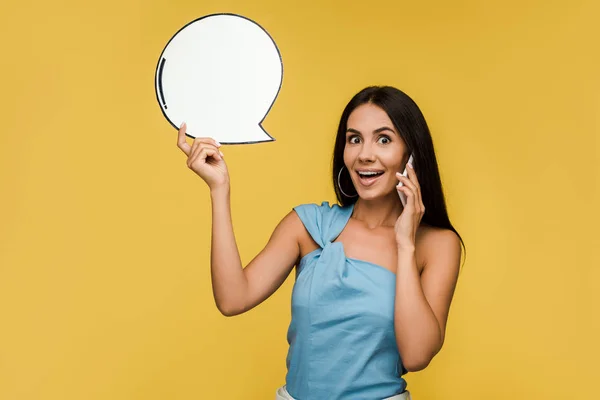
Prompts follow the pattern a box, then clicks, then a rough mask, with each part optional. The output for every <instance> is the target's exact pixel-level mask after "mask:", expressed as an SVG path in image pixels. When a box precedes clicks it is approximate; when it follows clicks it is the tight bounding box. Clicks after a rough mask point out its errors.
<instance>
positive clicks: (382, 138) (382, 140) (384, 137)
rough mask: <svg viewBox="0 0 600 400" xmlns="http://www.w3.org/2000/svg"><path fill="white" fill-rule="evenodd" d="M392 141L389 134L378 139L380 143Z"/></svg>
mask: <svg viewBox="0 0 600 400" xmlns="http://www.w3.org/2000/svg"><path fill="white" fill-rule="evenodd" d="M391 141H392V139H390V137H389V136H381V137H380V138H379V139H378V140H377V143H379V144H389V143H390V142H391Z"/></svg>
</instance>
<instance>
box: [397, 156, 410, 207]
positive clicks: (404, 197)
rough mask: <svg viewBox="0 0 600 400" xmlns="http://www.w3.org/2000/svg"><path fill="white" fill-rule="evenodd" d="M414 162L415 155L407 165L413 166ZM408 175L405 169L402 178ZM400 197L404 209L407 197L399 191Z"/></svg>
mask: <svg viewBox="0 0 600 400" xmlns="http://www.w3.org/2000/svg"><path fill="white" fill-rule="evenodd" d="M412 162H413V155H412V154H411V155H410V157H409V158H408V161H407V162H406V163H407V164H412ZM413 166H414V164H413ZM407 174H408V173H407V172H406V167H404V172H403V173H402V176H406V175H407ZM400 183H402V182H400ZM398 195H399V196H400V201H401V202H402V207H404V206H406V195H405V194H404V193H402V192H401V191H398Z"/></svg>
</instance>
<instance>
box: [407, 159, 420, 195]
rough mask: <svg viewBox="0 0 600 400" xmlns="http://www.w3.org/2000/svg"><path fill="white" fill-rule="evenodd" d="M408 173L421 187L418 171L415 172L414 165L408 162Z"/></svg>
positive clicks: (418, 186)
mask: <svg viewBox="0 0 600 400" xmlns="http://www.w3.org/2000/svg"><path fill="white" fill-rule="evenodd" d="M406 173H407V177H408V178H409V179H410V181H411V182H412V183H413V184H414V185H415V186H416V187H417V188H419V189H420V187H421V185H420V184H419V178H417V173H416V172H415V169H414V167H413V166H412V164H406Z"/></svg>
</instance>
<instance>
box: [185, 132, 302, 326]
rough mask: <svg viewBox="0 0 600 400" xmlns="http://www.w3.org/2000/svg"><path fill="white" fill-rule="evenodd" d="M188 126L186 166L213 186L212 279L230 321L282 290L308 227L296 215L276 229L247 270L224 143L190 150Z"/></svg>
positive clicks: (208, 142)
mask: <svg viewBox="0 0 600 400" xmlns="http://www.w3.org/2000/svg"><path fill="white" fill-rule="evenodd" d="M185 128H186V127H185V124H184V125H182V127H181V128H180V130H179V133H178V139H177V145H178V147H179V148H180V149H181V150H182V151H183V152H184V153H185V154H186V155H187V157H188V160H187V165H188V167H189V168H190V169H191V170H192V171H194V172H195V173H196V174H197V175H199V176H200V177H201V178H202V179H203V180H204V181H205V182H206V183H207V184H208V186H209V188H210V193H211V206H212V238H211V277H212V287H213V295H214V299H215V303H216V305H217V308H218V309H219V311H220V312H221V313H222V314H223V315H226V316H233V315H237V314H241V313H243V312H245V311H248V310H250V309H252V308H253V307H255V306H257V305H258V304H260V303H261V302H263V301H264V300H265V299H267V298H268V297H269V296H270V295H271V294H273V293H274V292H275V290H277V289H278V288H279V287H280V286H281V284H282V283H283V282H284V281H285V279H286V278H287V277H288V275H289V273H290V272H291V270H292V269H293V268H294V265H295V264H296V261H297V260H298V258H299V256H300V249H299V237H300V235H301V234H302V233H303V232H304V227H303V225H302V222H301V221H300V218H299V217H298V215H297V214H296V212H295V211H291V212H290V213H288V214H287V215H286V216H285V217H284V218H283V219H282V221H281V222H280V223H279V224H278V225H277V227H276V228H275V230H274V232H273V234H272V235H271V238H270V239H269V241H268V243H267V245H266V246H265V248H264V249H263V250H262V251H261V252H260V253H259V254H258V255H257V256H256V257H255V258H254V259H253V260H252V261H251V262H250V263H249V264H248V266H247V267H246V268H243V267H242V263H241V259H240V255H239V251H238V247H237V243H236V240H235V235H234V232H233V222H232V218H231V203H230V184H229V174H228V171H227V166H226V164H225V161H224V158H223V154H222V153H221V151H220V150H219V147H220V144H219V143H217V142H216V141H214V140H213V139H210V138H197V139H195V140H194V143H193V144H192V145H191V146H190V145H189V144H188V143H187V141H186V136H185Z"/></svg>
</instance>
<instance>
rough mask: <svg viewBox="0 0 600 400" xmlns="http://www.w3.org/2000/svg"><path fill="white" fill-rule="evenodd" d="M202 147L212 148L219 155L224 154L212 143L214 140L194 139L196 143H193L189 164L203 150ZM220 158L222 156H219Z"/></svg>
mask: <svg viewBox="0 0 600 400" xmlns="http://www.w3.org/2000/svg"><path fill="white" fill-rule="evenodd" d="M202 149H212V150H213V151H214V152H217V153H219V155H222V154H223V153H221V152H220V151H219V149H217V147H215V146H214V145H212V142H210V141H208V142H207V141H203V140H194V143H193V144H192V151H191V154H190V156H189V157H188V166H189V165H191V164H192V162H193V160H194V159H196V157H197V155H198V153H199V152H200V151H202ZM211 154H213V153H211ZM218 159H220V158H218Z"/></svg>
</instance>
